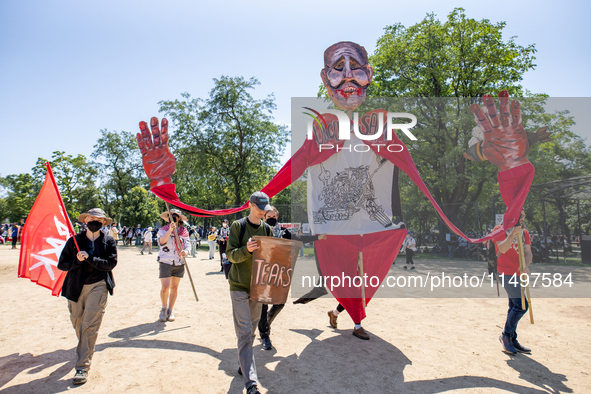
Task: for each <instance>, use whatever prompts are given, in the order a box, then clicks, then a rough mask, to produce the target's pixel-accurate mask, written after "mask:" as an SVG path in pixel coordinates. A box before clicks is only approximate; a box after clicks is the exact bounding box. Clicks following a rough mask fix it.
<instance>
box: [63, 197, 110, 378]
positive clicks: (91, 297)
mask: <svg viewBox="0 0 591 394" xmlns="http://www.w3.org/2000/svg"><path fill="white" fill-rule="evenodd" d="M78 221H79V222H81V223H86V226H87V230H86V232H85V233H80V234H77V235H75V236H73V237H70V238H69V239H68V240H67V241H66V244H65V245H64V249H63V250H62V253H61V255H60V258H59V262H58V265H57V268H58V269H60V270H62V271H65V272H66V277H65V279H64V283H63V287H62V296H64V297H66V298H67V299H68V309H69V311H70V320H71V321H72V326H74V330H75V331H76V336H77V337H78V346H77V347H76V355H77V360H76V374H75V375H74V379H73V383H74V384H82V383H86V381H87V379H88V370H89V369H90V364H91V361H92V356H93V354H94V345H95V343H96V339H97V337H98V330H99V328H100V326H101V322H102V320H103V315H104V313H105V308H106V306H107V298H108V294H111V295H113V288H114V287H115V280H114V278H113V273H112V270H113V268H115V266H116V265H117V244H116V242H115V240H114V239H113V237H111V236H109V235H107V234H105V233H103V232H102V231H101V228H102V227H103V226H105V225H109V224H111V223H112V220H111V219H110V218H108V217H107V216H106V214H105V212H104V211H103V210H102V209H100V208H93V209H91V210H90V211H88V212H87V213H83V214H82V215H80V216H79V217H78ZM107 293H108V294H107Z"/></svg>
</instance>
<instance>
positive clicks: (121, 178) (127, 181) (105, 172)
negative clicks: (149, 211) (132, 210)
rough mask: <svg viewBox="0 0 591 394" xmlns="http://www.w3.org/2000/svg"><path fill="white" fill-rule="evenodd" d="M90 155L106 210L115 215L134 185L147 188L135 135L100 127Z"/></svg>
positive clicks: (147, 182)
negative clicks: (97, 175)
mask: <svg viewBox="0 0 591 394" xmlns="http://www.w3.org/2000/svg"><path fill="white" fill-rule="evenodd" d="M91 157H92V158H93V159H95V160H100V162H97V163H94V164H95V166H96V167H97V168H98V170H99V174H100V176H101V187H100V188H101V200H102V205H103V206H104V207H105V208H104V209H105V212H107V214H108V215H110V216H118V215H119V214H120V212H121V207H122V204H121V203H122V199H123V196H124V195H125V194H126V193H128V192H129V191H130V190H131V189H132V188H134V187H135V186H143V187H146V188H147V187H148V186H149V181H148V178H147V177H146V175H145V172H144V169H143V166H142V158H141V154H140V151H139V149H138V147H137V142H136V137H135V135H134V134H132V133H130V132H127V131H120V132H117V131H107V130H101V137H100V138H99V139H98V140H97V142H96V144H95V145H94V151H93V152H92V154H91Z"/></svg>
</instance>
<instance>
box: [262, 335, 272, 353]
mask: <svg viewBox="0 0 591 394" xmlns="http://www.w3.org/2000/svg"><path fill="white" fill-rule="evenodd" d="M261 339H262V340H263V349H264V350H271V349H273V345H272V344H271V338H269V337H264V338H261Z"/></svg>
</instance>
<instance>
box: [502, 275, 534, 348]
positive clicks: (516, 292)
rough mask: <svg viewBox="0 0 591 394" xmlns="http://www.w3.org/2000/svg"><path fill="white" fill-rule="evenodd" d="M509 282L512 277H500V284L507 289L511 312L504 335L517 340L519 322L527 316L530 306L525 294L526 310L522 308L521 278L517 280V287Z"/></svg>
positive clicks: (508, 313)
mask: <svg viewBox="0 0 591 394" xmlns="http://www.w3.org/2000/svg"><path fill="white" fill-rule="evenodd" d="M503 276H504V278H503ZM503 279H504V280H503ZM509 280H511V275H499V281H500V283H504V286H503V287H504V288H505V291H506V292H507V296H508V297H509V310H508V311H507V321H506V322H505V329H504V330H503V334H505V335H509V336H513V337H514V338H517V333H516V331H517V323H519V320H521V318H522V317H523V315H525V312H527V309H528V308H529V304H528V302H527V297H526V296H525V294H524V295H523V297H524V299H525V309H522V308H521V289H520V285H519V277H518V278H517V282H518V284H517V285H513V284H510V283H508V282H509Z"/></svg>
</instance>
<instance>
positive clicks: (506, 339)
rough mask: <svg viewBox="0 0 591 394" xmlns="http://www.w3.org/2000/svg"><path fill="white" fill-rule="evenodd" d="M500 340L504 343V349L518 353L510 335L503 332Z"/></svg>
mask: <svg viewBox="0 0 591 394" xmlns="http://www.w3.org/2000/svg"><path fill="white" fill-rule="evenodd" d="M499 341H500V342H501V344H502V345H503V351H504V352H505V353H507V354H517V349H515V346H513V341H512V340H511V337H510V336H509V335H505V334H501V336H500V337H499Z"/></svg>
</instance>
